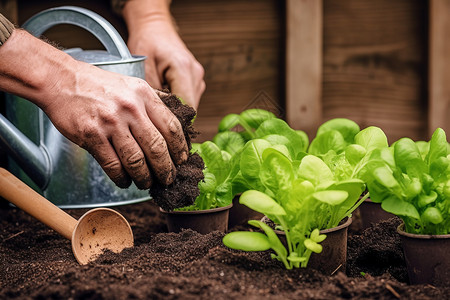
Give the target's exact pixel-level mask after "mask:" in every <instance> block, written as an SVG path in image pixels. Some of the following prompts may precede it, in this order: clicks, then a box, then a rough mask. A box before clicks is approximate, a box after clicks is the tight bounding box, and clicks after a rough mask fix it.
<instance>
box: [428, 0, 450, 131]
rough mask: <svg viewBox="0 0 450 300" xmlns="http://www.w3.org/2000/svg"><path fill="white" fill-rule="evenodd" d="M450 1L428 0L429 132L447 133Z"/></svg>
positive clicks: (449, 120) (448, 124) (448, 123)
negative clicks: (442, 130)
mask: <svg viewBox="0 0 450 300" xmlns="http://www.w3.org/2000/svg"><path fill="white" fill-rule="evenodd" d="M449 36H450V1H449V0H430V60H429V115H428V134H429V136H431V134H432V133H433V131H434V130H435V129H436V128H437V127H441V128H443V129H444V130H445V131H446V132H447V133H450V118H449V117H450V58H449V53H450V40H449V38H448V37H449Z"/></svg>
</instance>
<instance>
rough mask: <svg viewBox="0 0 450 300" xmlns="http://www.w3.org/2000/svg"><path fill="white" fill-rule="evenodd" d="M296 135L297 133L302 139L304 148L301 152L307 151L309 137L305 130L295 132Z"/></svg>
mask: <svg viewBox="0 0 450 300" xmlns="http://www.w3.org/2000/svg"><path fill="white" fill-rule="evenodd" d="M295 133H297V134H298V135H299V136H300V139H301V140H302V144H303V148H302V149H300V150H301V151H306V149H308V146H309V137H308V135H307V134H306V132H304V131H303V130H295Z"/></svg>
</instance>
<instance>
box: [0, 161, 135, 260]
mask: <svg viewBox="0 0 450 300" xmlns="http://www.w3.org/2000/svg"><path fill="white" fill-rule="evenodd" d="M0 196H2V197H4V198H5V199H6V200H8V201H9V202H11V203H13V204H14V205H16V206H17V207H19V208H20V209H22V210H23V211H25V212H27V213H28V214H30V215H31V216H33V217H35V218H36V219H38V220H39V221H41V222H42V223H44V224H45V225H47V226H49V227H50V228H52V229H54V230H56V231H57V232H58V233H59V234H61V235H62V236H64V237H65V238H68V239H69V240H71V241H72V251H73V254H74V255H75V258H76V259H77V261H78V262H79V263H80V264H82V265H84V264H87V263H89V262H90V261H93V260H95V259H96V258H97V257H98V256H99V255H100V254H102V253H103V251H104V250H105V249H107V250H111V251H113V252H115V253H119V252H121V251H122V250H123V249H125V248H130V247H133V243H134V242H133V232H132V231H131V227H130V224H128V222H127V220H126V219H125V218H124V217H123V216H122V215H121V214H119V213H118V212H116V211H114V210H112V209H109V208H96V209H92V210H90V211H88V212H87V213H85V214H84V215H83V216H82V217H81V218H80V219H79V220H78V221H77V220H75V219H74V218H73V217H71V216H70V215H68V214H67V213H65V212H64V211H63V210H62V209H60V208H58V207H57V206H56V205H54V204H53V203H51V202H50V201H48V200H47V199H45V198H44V197H42V196H41V195H40V194H38V193H37V192H35V191H34V190H33V189H31V188H30V187H29V186H27V185H26V184H25V183H23V182H22V181H20V180H19V179H18V178H17V177H15V176H14V175H13V174H11V173H10V172H8V171H7V170H5V169H3V168H0Z"/></svg>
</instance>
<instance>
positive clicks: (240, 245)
mask: <svg viewBox="0 0 450 300" xmlns="http://www.w3.org/2000/svg"><path fill="white" fill-rule="evenodd" d="M222 242H223V243H224V245H225V246H227V247H228V248H231V249H236V250H243V251H266V250H269V249H270V242H269V239H268V238H267V236H265V235H264V234H262V233H260V232H249V231H235V232H230V233H228V234H227V235H225V236H224V237H223V240H222Z"/></svg>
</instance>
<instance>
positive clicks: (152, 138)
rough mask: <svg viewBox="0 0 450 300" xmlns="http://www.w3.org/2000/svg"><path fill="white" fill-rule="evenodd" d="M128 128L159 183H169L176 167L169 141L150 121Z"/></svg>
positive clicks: (173, 176)
mask: <svg viewBox="0 0 450 300" xmlns="http://www.w3.org/2000/svg"><path fill="white" fill-rule="evenodd" d="M130 129H131V132H132V133H133V136H134V137H135V139H136V141H137V143H138V144H139V146H140V148H141V149H142V151H143V154H145V157H146V158H147V162H148V164H149V165H150V168H151V171H152V172H153V174H154V175H155V176H156V178H157V179H158V180H159V181H160V182H161V183H163V184H165V185H169V184H171V183H172V182H173V180H174V179H175V176H176V168H175V165H174V163H173V162H172V158H171V156H170V153H169V149H168V143H169V142H168V141H166V139H165V138H164V137H163V135H162V134H161V133H160V132H159V131H158V129H157V128H156V127H155V126H154V125H153V124H152V123H151V122H147V126H145V127H142V126H132V127H131V128H130Z"/></svg>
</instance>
